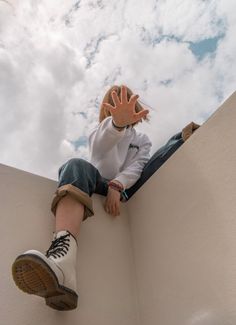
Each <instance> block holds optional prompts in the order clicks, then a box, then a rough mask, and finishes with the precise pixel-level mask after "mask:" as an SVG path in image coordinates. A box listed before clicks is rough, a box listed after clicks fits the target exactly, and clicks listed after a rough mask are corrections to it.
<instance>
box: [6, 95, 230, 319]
mask: <svg viewBox="0 0 236 325" xmlns="http://www.w3.org/2000/svg"><path fill="white" fill-rule="evenodd" d="M235 104H236V93H235V94H234V95H233V96H232V97H231V98H230V99H229V100H228V101H227V102H226V103H225V104H224V105H223V106H222V107H221V108H220V109H219V110H218V111H217V112H215V114H213V116H212V117H211V118H210V119H209V120H208V121H207V122H206V123H204V125H202V126H201V127H200V128H199V129H198V130H197V131H196V132H195V133H194V134H193V135H192V136H191V137H190V138H189V139H188V140H187V142H185V143H184V145H183V146H182V147H181V148H179V149H178V150H177V151H176V152H175V153H174V155H173V156H172V157H171V158H170V159H169V160H168V161H167V162H166V163H165V164H164V165H163V166H162V167H161V168H160V169H159V170H158V171H157V172H156V173H155V174H154V175H153V176H152V177H151V178H150V179H149V180H148V181H147V183H146V184H145V185H144V186H143V187H142V188H141V189H140V190H139V191H138V192H137V193H135V195H134V196H133V197H132V198H131V199H130V201H129V202H127V203H125V204H123V205H122V206H121V208H122V213H121V215H120V216H119V217H117V218H115V219H114V218H113V217H111V216H109V215H108V214H106V213H105V211H104V210H103V206H102V203H103V201H104V200H105V197H102V196H99V195H94V196H93V199H94V209H95V216H94V217H92V218H90V219H87V220H86V221H85V222H84V223H83V224H82V228H81V232H80V236H79V240H78V242H79V249H78V250H79V251H78V288H79V302H78V308H77V309H76V310H74V311H69V312H59V311H55V310H53V309H50V308H49V307H47V306H46V305H45V304H44V300H43V299H42V298H39V297H36V296H31V295H27V294H25V293H23V292H21V291H20V290H19V289H18V288H17V287H16V286H15V284H14V282H13V280H12V277H11V265H12V263H13V261H14V259H15V257H16V256H17V255H18V254H20V253H22V252H24V251H25V250H28V249H32V248H34V249H39V250H41V251H43V252H45V251H46V250H47V248H48V246H49V244H50V243H51V239H52V232H53V230H54V228H53V227H54V216H53V215H52V213H51V212H50V204H51V199H52V196H53V192H54V191H55V189H56V185H57V184H56V182H54V181H51V180H48V179H46V178H43V177H39V176H36V175H32V174H30V173H27V172H24V171H20V170H17V169H15V168H12V167H8V166H4V165H0V179H1V182H0V204H1V218H0V226H1V235H0V247H1V263H0V273H1V281H0V293H1V296H0V299H1V304H0V324H4V325H13V324H17V325H18V324H24V325H28V324H30V325H31V324H45V325H47V324H50V325H53V324H57V325H60V324H65V322H66V323H67V324H71V325H73V324H80V325H98V324H101V325H108V324H109V325H133V324H135V325H137V324H140V325H144V324H145V325H232V324H233V325H234V324H236V236H235V235H236V169H235V166H236V145H235V139H236V131H235V122H236V110H235V106H236V105H235ZM136 276H137V277H136Z"/></svg>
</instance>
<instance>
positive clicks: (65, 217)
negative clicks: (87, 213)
mask: <svg viewBox="0 0 236 325" xmlns="http://www.w3.org/2000/svg"><path fill="white" fill-rule="evenodd" d="M83 216H84V205H83V204H82V203H79V202H78V201H76V200H75V199H73V198H72V197H71V196H70V195H66V196H65V197H63V198H62V199H61V200H60V201H59V203H58V205H57V210H56V232H58V231H60V230H68V231H69V232H71V233H72V235H73V236H74V237H75V238H76V237H77V236H78V234H79V230H80V225H81V222H82V220H83Z"/></svg>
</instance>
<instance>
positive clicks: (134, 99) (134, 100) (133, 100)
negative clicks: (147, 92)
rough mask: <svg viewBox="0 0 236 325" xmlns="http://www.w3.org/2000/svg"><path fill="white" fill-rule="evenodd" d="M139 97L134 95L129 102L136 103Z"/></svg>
mask: <svg viewBox="0 0 236 325" xmlns="http://www.w3.org/2000/svg"><path fill="white" fill-rule="evenodd" d="M138 98H139V95H132V96H131V97H130V100H129V104H131V103H132V104H135V103H136V101H137V99H138Z"/></svg>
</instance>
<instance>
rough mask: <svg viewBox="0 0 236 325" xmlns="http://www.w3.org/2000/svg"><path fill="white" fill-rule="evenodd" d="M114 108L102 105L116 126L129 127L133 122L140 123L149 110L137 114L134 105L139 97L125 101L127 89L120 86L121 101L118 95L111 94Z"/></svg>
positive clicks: (106, 104)
mask: <svg viewBox="0 0 236 325" xmlns="http://www.w3.org/2000/svg"><path fill="white" fill-rule="evenodd" d="M111 96H112V99H113V102H114V103H115V107H114V106H112V105H110V104H108V103H104V104H103V105H104V106H105V107H106V108H107V109H108V110H109V112H110V113H111V115H112V118H113V121H114V123H115V125H117V126H120V127H122V126H126V125H131V124H133V123H135V122H138V121H141V120H142V118H144V117H146V115H147V114H148V113H149V110H147V109H145V110H143V111H141V112H139V113H136V112H135V104H136V101H137V99H138V97H139V95H132V96H131V97H130V100H129V102H128V100H127V88H126V87H125V86H121V101H119V98H118V95H117V93H116V92H115V91H113V92H112V93H111Z"/></svg>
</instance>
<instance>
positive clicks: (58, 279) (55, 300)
mask: <svg viewBox="0 0 236 325" xmlns="http://www.w3.org/2000/svg"><path fill="white" fill-rule="evenodd" d="M76 261H77V241H76V239H75V238H74V236H73V235H72V234H71V233H70V232H69V231H67V230H62V231H59V232H58V233H57V234H55V233H54V236H53V240H52V244H51V246H50V247H49V249H48V250H47V252H46V254H45V255H44V254H42V253H41V252H39V251H37V250H28V251H26V252H24V253H23V254H21V255H19V256H18V257H17V258H16V260H15V262H14V263H13V265H12V275H13V279H14V281H15V283H16V285H17V286H18V287H19V288H20V289H21V290H23V291H24V292H27V293H29V294H34V295H38V296H41V297H44V298H45V300H46V304H47V305H48V306H50V307H51V308H54V309H57V310H71V309H75V308H76V307H77V301H78V295H77V283H76V282H77V281H76V265H77V263H76Z"/></svg>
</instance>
